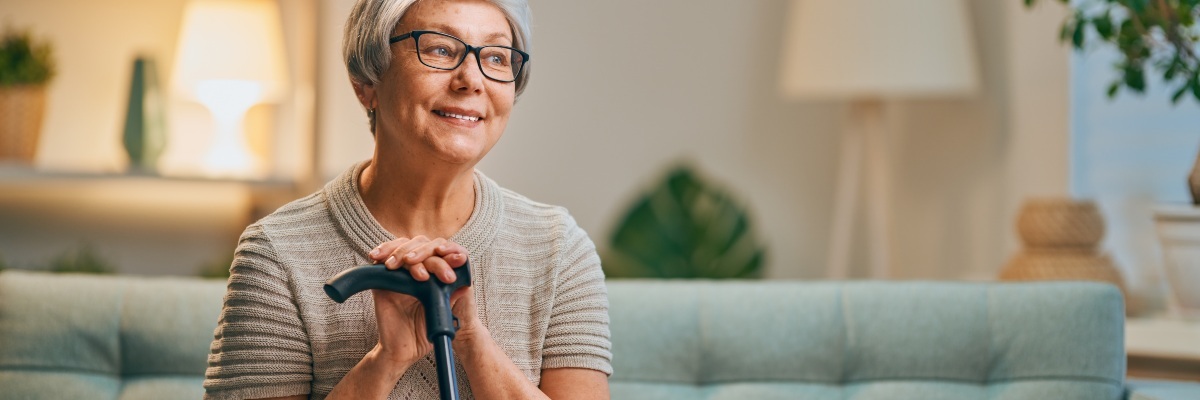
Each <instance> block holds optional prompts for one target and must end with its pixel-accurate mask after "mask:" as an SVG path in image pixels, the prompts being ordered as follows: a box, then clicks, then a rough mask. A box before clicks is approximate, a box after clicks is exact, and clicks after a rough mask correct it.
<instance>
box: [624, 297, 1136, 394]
mask: <svg viewBox="0 0 1200 400" xmlns="http://www.w3.org/2000/svg"><path fill="white" fill-rule="evenodd" d="M608 289H609V300H610V307H611V308H610V314H611V318H612V320H611V329H612V338H613V369H614V370H615V372H614V374H613V376H612V378H611V380H610V383H611V386H612V390H613V398H614V399H622V398H656V399H751V398H752V399H797V398H803V399H809V398H811V399H853V400H873V399H893V400H894V399H941V398H945V399H994V400H999V399H1089V400H1095V399H1119V398H1120V397H1121V391H1122V386H1123V377H1124V375H1125V358H1124V346H1123V343H1124V342H1123V335H1124V311H1123V310H1124V306H1123V302H1122V298H1121V293H1120V291H1119V290H1117V289H1116V288H1115V287H1113V286H1110V285H1104V284H1095V283H1079V282H1059V283H1022V284H982V283H981V284H973V283H929V282H849V283H845V282H827V283H819V282H818V283H802V282H778V281H775V282H749V281H740V282H705V281H691V282H680V281H676V282H663V281H620V280H617V281H609V284H608Z"/></svg>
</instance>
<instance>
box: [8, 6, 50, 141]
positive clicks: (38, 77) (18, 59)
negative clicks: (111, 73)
mask: <svg viewBox="0 0 1200 400" xmlns="http://www.w3.org/2000/svg"><path fill="white" fill-rule="evenodd" d="M53 77H54V61H53V58H52V54H51V48H50V45H49V44H47V43H44V42H35V41H34V39H33V37H32V35H31V34H30V33H29V32H22V31H14V30H8V31H6V32H5V33H4V34H3V36H2V37H0V160H16V161H18V162H22V163H27V164H28V163H32V162H33V158H34V155H35V154H36V152H37V143H38V136H39V135H40V132H41V126H42V115H43V113H44V112H45V107H46V84H47V83H49V82H50V79H51V78H53Z"/></svg>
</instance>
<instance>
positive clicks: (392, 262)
mask: <svg viewBox="0 0 1200 400" xmlns="http://www.w3.org/2000/svg"><path fill="white" fill-rule="evenodd" d="M383 264H384V265H387V266H389V267H395V266H396V256H391V257H388V259H387V261H384V262H383Z"/></svg>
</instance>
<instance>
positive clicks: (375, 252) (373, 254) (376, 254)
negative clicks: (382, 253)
mask: <svg viewBox="0 0 1200 400" xmlns="http://www.w3.org/2000/svg"><path fill="white" fill-rule="evenodd" d="M375 257H379V248H378V247H376V248H374V249H372V250H371V258H375Z"/></svg>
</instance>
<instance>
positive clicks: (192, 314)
mask: <svg viewBox="0 0 1200 400" xmlns="http://www.w3.org/2000/svg"><path fill="white" fill-rule="evenodd" d="M224 286H225V285H224V282H221V281H206V280H197V279H186V278H143V277H113V276H90V275H53V274H43V273H30V272H21V271H12V270H9V271H4V272H2V273H0V398H5V399H9V398H12V399H196V398H199V397H201V396H202V394H203V389H202V388H201V382H202V381H203V377H204V368H205V364H206V357H207V354H208V349H209V343H210V341H211V340H212V331H213V328H214V327H215V325H216V319H217V315H218V313H219V311H220V306H221V297H222V295H223V293H224ZM609 297H610V302H611V316H612V325H611V328H612V337H613V367H614V369H615V373H614V374H613V376H612V378H611V380H610V383H611V388H612V395H613V396H612V397H613V398H614V399H739V400H740V399H839V400H873V399H893V400H895V399H921V400H932V399H981V400H982V399H989V400H1002V399H1023V400H1024V399H1056V400H1057V399H1063V400H1070V399H1087V400H1098V399H1113V400H1116V399H1142V400H1149V399H1162V400H1175V399H1179V400H1182V399H1189V400H1196V399H1200V385H1197V384H1185V383H1139V384H1137V385H1128V384H1126V383H1125V381H1124V373H1125V363H1124V360H1125V356H1124V352H1123V346H1122V343H1123V340H1122V335H1123V316H1122V310H1123V308H1124V307H1123V305H1122V302H1121V297H1120V293H1119V292H1118V291H1117V290H1116V289H1115V288H1113V287H1111V286H1105V285H1100V284H1088V283H1041V284H968V283H916V282H914V283H909V282H904V283H898V282H889V283H872V282H846V283H804V282H745V281H743V282H732V283H718V282H703V281H690V282H681V281H674V282H664V281H611V282H609Z"/></svg>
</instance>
